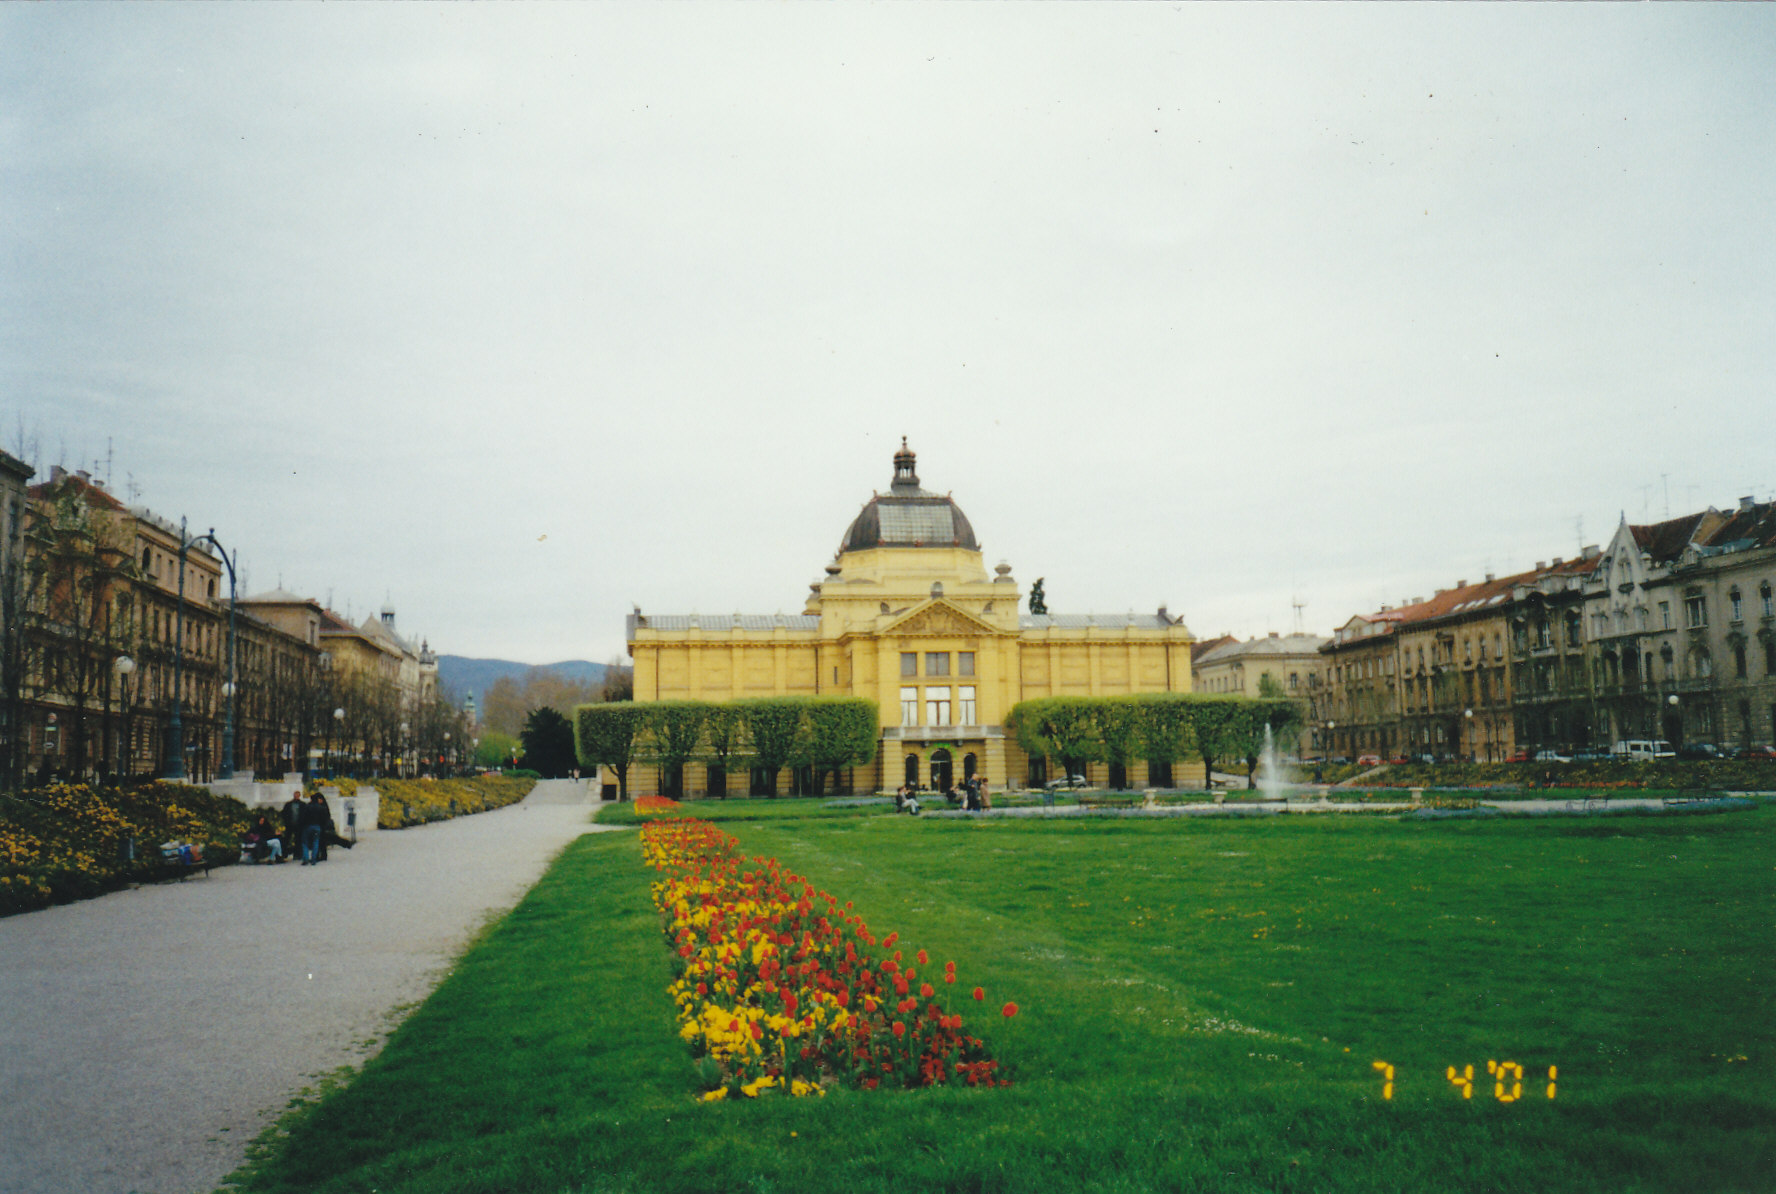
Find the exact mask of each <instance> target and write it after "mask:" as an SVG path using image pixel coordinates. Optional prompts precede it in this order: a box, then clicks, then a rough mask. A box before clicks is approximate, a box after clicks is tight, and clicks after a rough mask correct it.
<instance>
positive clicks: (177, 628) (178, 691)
mask: <svg viewBox="0 0 1776 1194" xmlns="http://www.w3.org/2000/svg"><path fill="white" fill-rule="evenodd" d="M200 543H208V544H210V545H211V546H212V547H214V548H215V549H216V551H217V553H218V554H219V555H221V557H222V563H223V564H224V565H225V566H226V567H227V568H228V682H227V683H225V684H224V685H223V686H222V691H223V695H224V702H223V708H222V767H221V770H220V771H219V772H218V773H217V775H218V778H220V779H233V778H234V612H235V576H234V563H235V562H234V560H233V559H232V558H230V556H229V554H228V550H227V549H226V548H224V547H223V546H222V543H221V541H220V540H218V539H217V538H216V528H215V527H211V528H210V530H209V533H208V534H204V535H198V536H196V537H195V538H193V537H192V536H191V535H190V534H189V533H188V532H187V530H186V528H185V520H184V519H183V518H181V519H180V520H179V602H178V607H177V613H176V615H175V620H174V623H173V715H172V717H171V718H169V719H168V721H167V778H168V779H184V778H185V722H184V717H183V713H184V704H185V557H186V555H187V554H188V553H189V552H190V551H191V549H192V548H194V547H196V546H197V545H198V544H200Z"/></svg>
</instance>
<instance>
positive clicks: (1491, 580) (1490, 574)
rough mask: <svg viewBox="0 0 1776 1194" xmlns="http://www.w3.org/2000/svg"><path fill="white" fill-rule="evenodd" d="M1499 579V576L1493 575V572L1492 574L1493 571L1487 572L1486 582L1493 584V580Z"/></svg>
mask: <svg viewBox="0 0 1776 1194" xmlns="http://www.w3.org/2000/svg"><path fill="white" fill-rule="evenodd" d="M1497 579H1498V578H1497V577H1495V576H1493V574H1492V573H1490V572H1488V573H1487V574H1486V583H1487V584H1491V583H1492V582H1493V581H1494V580H1497Z"/></svg>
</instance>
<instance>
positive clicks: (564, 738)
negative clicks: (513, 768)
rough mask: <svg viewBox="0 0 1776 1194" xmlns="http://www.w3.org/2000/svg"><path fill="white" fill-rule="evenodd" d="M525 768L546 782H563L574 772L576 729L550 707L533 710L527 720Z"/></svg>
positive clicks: (523, 741)
mask: <svg viewBox="0 0 1776 1194" xmlns="http://www.w3.org/2000/svg"><path fill="white" fill-rule="evenodd" d="M519 741H521V742H522V743H523V744H524V765H525V766H526V767H528V768H529V769H530V770H532V771H535V772H536V773H537V774H539V775H541V776H542V777H543V778H545V779H561V778H562V777H564V776H566V775H567V774H568V772H570V771H572V770H573V768H574V758H575V751H574V732H573V725H572V724H571V723H569V721H568V720H567V718H565V717H563V716H562V715H561V714H560V713H559V712H558V711H556V710H554V709H550V708H548V707H547V706H545V707H543V708H541V709H532V710H531V711H530V716H529V717H527V718H525V720H524V733H523V734H521V735H519Z"/></svg>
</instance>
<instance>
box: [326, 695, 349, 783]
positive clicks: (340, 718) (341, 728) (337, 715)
mask: <svg viewBox="0 0 1776 1194" xmlns="http://www.w3.org/2000/svg"><path fill="white" fill-rule="evenodd" d="M333 724H334V726H335V727H337V731H338V733H339V746H338V747H337V748H336V749H335V750H334V751H333V761H332V762H331V764H330V765H329V766H330V773H329V774H328V776H327V778H328V779H334V778H337V776H338V774H339V752H340V750H343V749H344V748H345V710H344V709H335V710H333Z"/></svg>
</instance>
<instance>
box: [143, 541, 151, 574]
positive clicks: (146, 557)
mask: <svg viewBox="0 0 1776 1194" xmlns="http://www.w3.org/2000/svg"><path fill="white" fill-rule="evenodd" d="M142 571H143V572H148V573H152V572H153V571H154V549H153V548H152V547H144V548H143V549H142Z"/></svg>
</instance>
